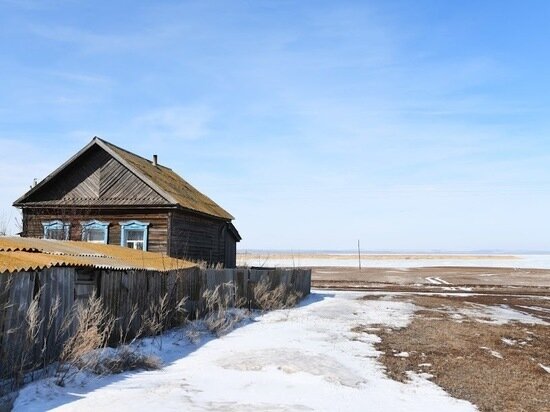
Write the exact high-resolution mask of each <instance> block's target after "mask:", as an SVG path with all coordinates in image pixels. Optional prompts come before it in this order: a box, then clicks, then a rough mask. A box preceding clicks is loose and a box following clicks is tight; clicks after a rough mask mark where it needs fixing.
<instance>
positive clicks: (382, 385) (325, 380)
mask: <svg viewBox="0 0 550 412" xmlns="http://www.w3.org/2000/svg"><path fill="white" fill-rule="evenodd" d="M359 296H362V294H357V293H352V292H328V291H327V292H317V293H314V294H312V295H310V296H309V297H308V298H307V299H306V300H305V301H304V302H303V303H302V304H301V306H300V307H299V308H296V309H291V310H281V311H275V312H271V313H268V314H266V315H263V316H260V317H258V318H256V319H255V321H252V322H249V323H247V324H245V325H243V326H242V327H240V328H238V329H236V330H234V331H233V332H231V333H230V334H228V335H226V336H224V337H222V338H219V339H211V338H207V337H206V336H204V337H203V342H201V343H199V344H198V345H196V344H192V343H190V342H189V341H188V340H187V338H185V337H184V334H183V333H182V331H181V330H180V331H174V332H170V333H167V334H166V335H165V336H164V338H163V344H162V350H160V349H159V345H158V340H157V342H156V343H153V342H151V340H144V342H143V343H142V345H141V350H142V351H151V352H152V353H155V354H157V355H158V356H160V357H161V358H162V359H163V361H164V363H165V367H164V368H163V369H162V370H159V371H153V372H135V373H126V374H122V375H115V376H106V377H101V378H98V377H94V376H90V375H81V376H77V377H75V379H74V380H73V381H71V382H69V383H68V384H67V385H66V386H65V387H63V388H61V387H58V386H55V384H54V383H53V382H52V381H51V380H48V379H46V380H42V381H39V382H35V383H33V384H30V385H28V386H27V387H25V388H24V389H23V390H22V391H21V393H20V395H19V397H18V399H17V400H16V404H15V410H16V411H44V410H51V409H54V410H60V411H99V410H100V411H103V410H105V411H106V410H117V411H138V410H154V411H161V410H162V411H164V410H174V411H176V410H177V411H235V412H236V411H245V412H246V411H274V412H280V411H331V412H332V411H340V410H341V411H365V410H369V411H407V412H414V411H418V412H425V411H436V410H439V411H443V410H444V411H473V410H476V409H475V408H474V406H473V405H471V404H470V403H468V402H466V401H462V400H457V399H454V398H452V397H450V396H449V395H448V394H447V393H446V392H444V391H443V390H442V389H441V388H440V387H438V386H437V385H435V384H434V383H432V382H430V381H429V380H427V379H426V378H425V377H424V376H422V375H415V374H413V375H411V377H412V381H411V382H410V383H406V384H405V383H401V382H397V381H394V380H391V379H389V378H388V377H387V376H386V375H385V374H384V371H383V368H382V366H381V363H380V362H379V359H378V357H379V352H377V351H376V350H375V348H374V345H375V343H376V342H378V341H379V338H378V337H377V336H376V335H374V334H370V333H365V332H364V331H363V332H353V331H352V329H353V328H356V327H357V326H358V325H369V324H373V325H374V324H377V325H382V326H384V325H386V326H390V327H403V326H406V325H407V324H408V323H409V322H410V321H411V318H412V315H413V312H414V309H415V306H414V305H412V304H411V303H407V302H397V301H396V302H389V301H376V300H358V299H357V297H359Z"/></svg>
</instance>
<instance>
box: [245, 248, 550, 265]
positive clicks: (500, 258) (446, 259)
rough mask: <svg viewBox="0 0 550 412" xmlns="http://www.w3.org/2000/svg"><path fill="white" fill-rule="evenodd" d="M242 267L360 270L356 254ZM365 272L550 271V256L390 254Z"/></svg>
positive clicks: (293, 257) (260, 261)
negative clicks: (441, 269) (437, 269)
mask: <svg viewBox="0 0 550 412" xmlns="http://www.w3.org/2000/svg"><path fill="white" fill-rule="evenodd" d="M237 264H238V265H239V266H262V267H358V266H359V259H358V256H357V254H352V253H339V254H336V253H335V254H327V253H295V254H289V253H279V252H242V253H239V254H238V256H237ZM361 266H362V267H363V268H418V267H436V266H453V267H455V266H463V267H506V268H518V269H526V268H535V269H550V254H549V255H527V254H516V255H481V254H480V255H475V254H441V255H439V254H414V255H413V254H411V255H404V254H399V255H397V254H395V255H394V254H387V255H379V254H377V255H362V256H361Z"/></svg>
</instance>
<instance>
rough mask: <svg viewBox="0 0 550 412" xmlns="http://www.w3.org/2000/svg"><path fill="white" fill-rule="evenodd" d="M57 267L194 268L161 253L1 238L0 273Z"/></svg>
mask: <svg viewBox="0 0 550 412" xmlns="http://www.w3.org/2000/svg"><path fill="white" fill-rule="evenodd" d="M56 266H73V267H95V268H101V269H111V270H130V269H147V270H156V271H161V272H165V271H169V270H175V269H183V268H188V267H192V266H195V264H194V263H192V262H189V261H186V260H182V259H175V258H171V257H168V256H165V255H163V254H160V253H152V252H144V251H141V250H134V249H129V248H125V247H121V246H115V245H105V244H99V243H87V242H75V241H60V240H46V239H33V238H20V237H0V273H6V272H8V273H13V272H20V271H29V270H40V269H45V268H49V267H56Z"/></svg>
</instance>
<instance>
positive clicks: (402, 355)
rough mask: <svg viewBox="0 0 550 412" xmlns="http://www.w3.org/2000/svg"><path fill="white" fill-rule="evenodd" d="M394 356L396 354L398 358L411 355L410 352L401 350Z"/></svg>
mask: <svg viewBox="0 0 550 412" xmlns="http://www.w3.org/2000/svg"><path fill="white" fill-rule="evenodd" d="M393 356H395V357H397V358H408V357H409V352H399V353H396V354H395V355H393Z"/></svg>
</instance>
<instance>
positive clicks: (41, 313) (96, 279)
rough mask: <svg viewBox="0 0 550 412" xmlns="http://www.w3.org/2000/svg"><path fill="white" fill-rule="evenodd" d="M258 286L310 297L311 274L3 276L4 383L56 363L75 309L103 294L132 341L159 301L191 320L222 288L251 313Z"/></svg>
mask: <svg viewBox="0 0 550 412" xmlns="http://www.w3.org/2000/svg"><path fill="white" fill-rule="evenodd" d="M258 282H267V284H268V285H269V288H270V289H274V288H276V287H278V286H279V285H284V287H285V288H286V290H287V291H289V292H295V293H298V294H299V295H301V296H306V295H308V294H309V293H310V285H311V271H310V270H306V269H274V270H254V269H221V270H217V269H199V268H190V269H182V270H175V271H170V272H165V273H162V272H155V271H146V270H127V271H115V270H100V269H80V268H67V267H60V268H51V269H44V270H42V271H36V272H19V273H14V274H3V275H1V274H0V381H2V380H5V379H14V378H15V379H17V377H14V376H10V375H13V370H14V368H13V366H14V365H20V366H21V368H20V369H21V371H22V372H26V371H28V369H29V367H28V365H31V366H30V368H31V369H32V368H38V367H44V366H46V365H48V364H49V363H51V362H52V361H54V360H56V359H57V358H58V357H59V354H60V352H61V350H62V347H63V344H64V342H65V341H66V340H67V338H68V337H69V336H70V335H71V334H72V333H74V329H75V324H74V323H75V322H74V316H73V314H74V311H75V308H76V307H77V305H78V304H79V303H81V302H82V303H83V302H86V301H87V300H88V299H89V298H90V297H91V296H98V297H100V298H101V300H102V302H103V305H104V307H105V308H106V309H107V310H108V312H109V313H110V314H111V315H112V316H113V317H114V318H115V319H116V327H115V331H118V330H124V331H125V332H124V333H125V334H127V335H128V336H130V337H131V336H132V335H135V334H136V333H137V331H138V330H140V327H141V326H142V325H141V319H142V317H144V316H145V315H146V314H147V311H148V310H150V309H151V308H152V307H155V306H158V305H159V304H160V302H161V300H164V301H165V302H166V303H167V307H168V308H169V309H170V310H173V308H175V307H176V306H177V305H178V303H179V302H182V301H185V309H186V311H187V315H191V316H201V314H203V311H204V299H203V294H204V292H205V291H207V290H211V291H213V290H214V289H215V288H216V287H218V286H220V285H224V284H226V285H227V284H231V285H232V286H231V287H226V288H224V290H227V291H228V292H226V293H230V302H232V303H233V305H234V304H235V302H240V303H243V302H244V305H246V306H248V307H250V308H254V307H255V301H254V287H255V285H257V284H258ZM31 305H35V306H36V308H35V310H34V311H32V310H29V308H30V307H31ZM54 309H55V310H54ZM174 312H175V311H174ZM29 313H34V314H36V315H37V316H38V317H39V323H36V322H34V320H33V319H29ZM187 315H185V316H187ZM182 321H183V318H182V313H181V312H180V313H173V316H172V318H170V319H168V322H169V325H168V326H175V325H177V324H181V322H182ZM33 324H34V325H36V327H34V328H33V327H32V325H33ZM29 335H32V339H29ZM113 339H114V340H115V341H118V340H119V339H120V336H116V333H115V334H114V335H113ZM29 345H31V347H30V346H29Z"/></svg>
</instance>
